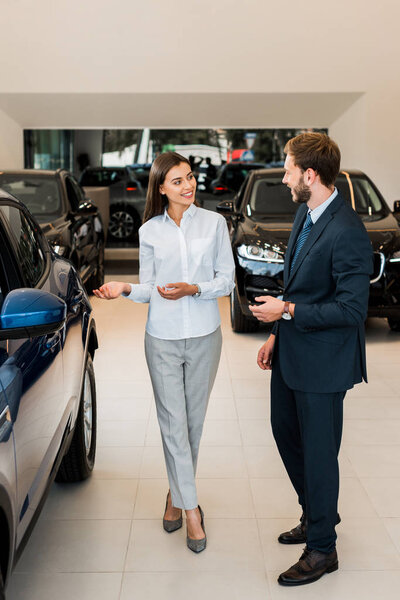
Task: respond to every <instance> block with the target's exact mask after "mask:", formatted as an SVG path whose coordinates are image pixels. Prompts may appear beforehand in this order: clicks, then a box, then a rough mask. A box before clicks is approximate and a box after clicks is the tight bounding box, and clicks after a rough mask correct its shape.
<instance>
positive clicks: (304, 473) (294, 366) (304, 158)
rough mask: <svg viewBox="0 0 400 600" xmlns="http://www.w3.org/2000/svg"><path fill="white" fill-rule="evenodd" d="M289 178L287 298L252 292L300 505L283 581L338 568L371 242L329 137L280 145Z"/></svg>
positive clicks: (283, 449) (275, 420)
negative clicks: (347, 417)
mask: <svg viewBox="0 0 400 600" xmlns="http://www.w3.org/2000/svg"><path fill="white" fill-rule="evenodd" d="M285 153H286V154H287V157H286V161H285V176H284V178H283V183H285V184H286V185H287V186H288V187H289V188H290V190H291V192H292V197H293V200H294V202H297V203H299V204H300V206H299V209H298V211H297V214H296V217H295V220H294V224H293V229H292V233H291V235H290V239H289V242H288V248H287V252H286V258H285V267H284V281H285V293H284V295H283V299H278V298H274V297H272V296H262V297H259V298H256V301H257V302H261V303H262V304H260V305H255V306H251V307H250V308H251V310H252V312H253V314H254V316H255V317H257V319H259V320H260V321H264V322H273V321H275V322H276V323H275V325H274V328H273V330H272V334H271V335H270V337H269V339H268V341H267V342H266V343H265V344H264V345H263V346H262V347H261V349H260V351H259V353H258V357H257V363H258V365H259V366H260V368H261V369H264V370H266V369H271V368H272V376H271V424H272V430H273V434H274V437H275V440H276V443H277V446H278V449H279V452H280V455H281V457H282V460H283V462H284V464H285V468H286V470H287V472H288V475H289V477H290V480H291V482H292V484H293V486H294V488H295V490H296V492H297V495H298V499H299V503H300V505H301V507H302V509H303V514H302V517H301V521H300V524H299V525H298V526H297V527H295V528H294V529H292V530H291V531H288V532H285V533H282V534H281V535H280V536H279V538H278V539H279V542H281V543H283V544H296V543H304V542H306V547H305V549H304V552H303V554H302V555H301V557H300V559H299V561H298V562H297V563H296V564H295V565H293V566H292V567H290V568H289V569H288V570H287V571H285V572H284V573H281V575H280V576H279V579H278V581H279V583H280V584H282V585H287V586H294V585H303V584H306V583H311V582H312V581H316V580H317V579H319V577H321V575H323V574H324V573H331V572H332V571H335V570H336V569H337V568H338V558H337V553H336V548H335V542H336V533H335V525H337V523H338V522H339V521H340V518H339V515H338V512H337V501H338V494H339V469H338V460H337V456H338V452H339V447H340V441H341V434H342V423H343V398H344V396H345V393H346V390H348V389H350V388H352V387H353V385H354V384H355V383H359V382H361V381H362V380H363V379H364V380H365V381H367V374H366V362H365V338H364V321H365V319H366V316H367V305H368V294H369V275H370V274H371V273H372V269H373V264H372V248H371V243H370V241H369V239H368V236H367V233H366V231H365V228H364V226H363V224H362V222H361V220H360V218H359V217H358V215H357V214H356V213H355V212H354V211H353V209H352V208H351V206H350V205H349V204H347V203H346V202H345V201H344V199H343V197H342V196H341V195H340V194H339V193H338V191H337V190H336V188H335V187H334V183H335V179H336V177H337V175H338V173H339V168H340V151H339V148H338V146H337V145H336V144H335V142H334V141H333V140H331V139H330V138H329V137H328V136H327V135H325V134H320V133H303V134H301V135H298V136H297V137H295V138H293V139H291V140H289V142H288V143H287V145H286V147H285Z"/></svg>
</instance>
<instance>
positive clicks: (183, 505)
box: [94, 152, 234, 552]
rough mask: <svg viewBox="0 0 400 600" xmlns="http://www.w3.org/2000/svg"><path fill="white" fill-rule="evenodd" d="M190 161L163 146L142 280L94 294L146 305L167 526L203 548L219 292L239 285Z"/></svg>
mask: <svg viewBox="0 0 400 600" xmlns="http://www.w3.org/2000/svg"><path fill="white" fill-rule="evenodd" d="M195 192H196V179H195V177H194V175H193V173H192V170H191V167H190V163H189V161H188V160H187V159H186V158H184V157H183V156H180V155H179V154H176V153H175V152H166V153H164V154H161V155H160V156H158V157H157V158H156V159H155V161H154V163H153V165H152V167H151V171H150V178H149V187H148V192H147V200H146V208H145V213H144V219H143V221H144V223H143V225H142V227H141V228H140V230H139V241H140V272H139V280H140V283H139V284H128V283H122V282H118V281H112V282H110V283H106V284H105V285H103V286H102V287H101V288H100V289H99V290H94V293H95V295H96V296H97V297H98V298H105V299H112V298H117V297H118V296H120V295H121V294H122V295H124V296H126V297H127V298H129V299H130V300H133V301H134V302H149V303H150V305H149V312H148V318H147V324H146V334H145V353H146V360H147V365H148V368H149V372H150V377H151V381H152V385H153V390H154V397H155V401H156V408H157V417H158V422H159V425H160V430H161V437H162V443H163V448H164V456H165V462H166V467H167V473H168V480H169V485H170V492H168V494H167V501H166V507H165V513H164V518H163V526H164V529H165V530H166V531H168V532H169V533H171V532H172V531H176V530H177V529H179V528H180V527H182V509H184V510H185V512H186V524H187V537H186V540H187V546H188V547H189V548H190V550H193V552H201V551H202V550H204V548H205V547H206V541H207V540H206V533H205V528H204V515H203V512H202V510H201V508H200V506H199V505H198V500H197V493H196V484H195V473H196V466H197V457H198V452H199V445H200V438H201V434H202V430H203V424H204V418H205V415H206V410H207V404H208V399H209V397H210V393H211V390H212V387H213V384H214V380H215V376H216V373H217V369H218V363H219V359H220V355H221V343H222V338H221V328H220V316H219V310H218V304H217V298H218V297H219V296H226V295H227V294H229V293H230V292H231V291H232V288H233V285H234V282H233V276H234V262H233V257H232V250H231V245H230V241H229V235H228V229H227V226H226V222H225V219H224V218H223V217H222V216H220V215H218V214H217V213H214V212H210V211H207V210H204V209H202V208H198V206H197V205H196V203H195Z"/></svg>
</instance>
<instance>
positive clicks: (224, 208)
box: [217, 200, 236, 217]
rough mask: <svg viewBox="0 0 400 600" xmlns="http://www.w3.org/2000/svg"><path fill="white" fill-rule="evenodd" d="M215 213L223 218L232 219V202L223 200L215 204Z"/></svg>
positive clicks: (233, 213) (233, 207) (233, 211)
mask: <svg viewBox="0 0 400 600" xmlns="http://www.w3.org/2000/svg"><path fill="white" fill-rule="evenodd" d="M217 212H219V213H221V215H224V217H233V216H234V215H235V214H236V210H235V203H234V201H233V200H223V201H222V202H220V203H219V204H217Z"/></svg>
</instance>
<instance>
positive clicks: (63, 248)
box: [53, 244, 67, 256]
mask: <svg viewBox="0 0 400 600" xmlns="http://www.w3.org/2000/svg"><path fill="white" fill-rule="evenodd" d="M53 250H54V252H55V253H56V254H58V255H59V256H64V254H65V253H66V251H67V247H66V246H59V245H58V244H54V245H53Z"/></svg>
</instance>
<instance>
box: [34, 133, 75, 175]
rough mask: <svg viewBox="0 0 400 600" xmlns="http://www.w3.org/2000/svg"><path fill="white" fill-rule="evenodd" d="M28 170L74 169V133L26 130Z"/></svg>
mask: <svg viewBox="0 0 400 600" xmlns="http://www.w3.org/2000/svg"><path fill="white" fill-rule="evenodd" d="M24 149H25V168H26V169H50V170H55V169H60V168H64V169H68V170H70V171H73V168H74V131H73V130H70V129H26V130H25V131H24Z"/></svg>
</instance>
